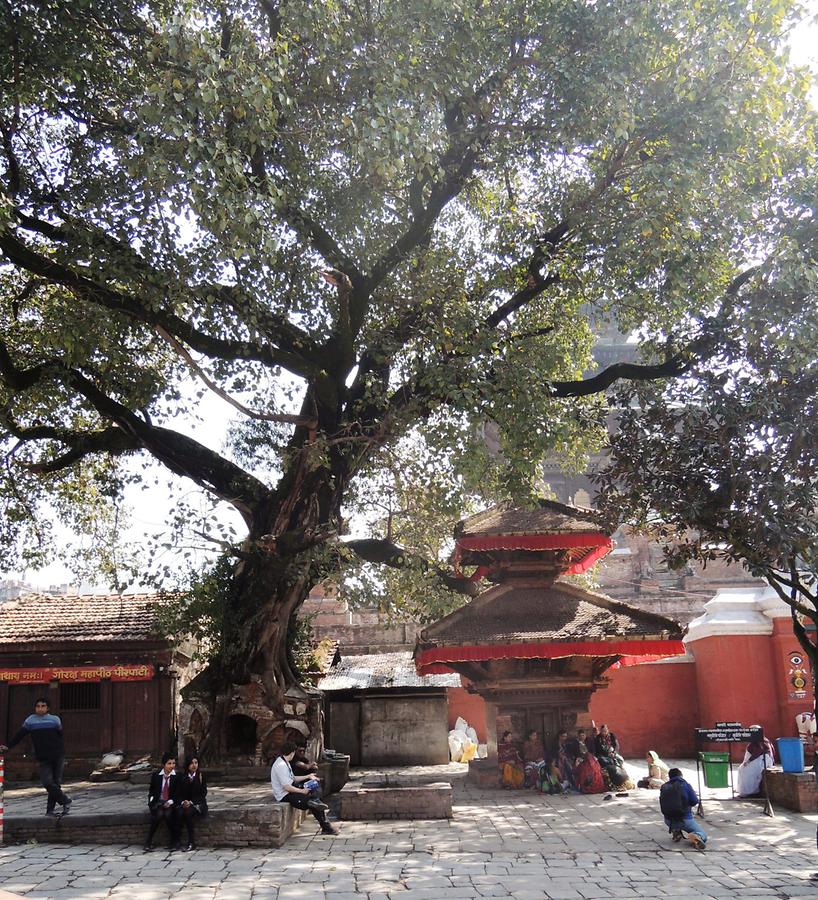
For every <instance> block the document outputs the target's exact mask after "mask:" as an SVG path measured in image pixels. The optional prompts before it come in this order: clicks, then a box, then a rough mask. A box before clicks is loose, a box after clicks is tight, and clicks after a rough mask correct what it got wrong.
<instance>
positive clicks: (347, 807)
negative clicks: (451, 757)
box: [339, 775, 452, 820]
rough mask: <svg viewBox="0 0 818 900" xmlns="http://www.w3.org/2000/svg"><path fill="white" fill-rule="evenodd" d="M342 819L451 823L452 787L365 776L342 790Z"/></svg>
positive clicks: (401, 777)
mask: <svg viewBox="0 0 818 900" xmlns="http://www.w3.org/2000/svg"><path fill="white" fill-rule="evenodd" d="M339 799H340V804H341V806H340V811H341V812H340V815H341V819H344V820H347V819H350V820H360V819H451V817H452V786H451V784H450V783H449V782H448V781H437V782H425V781H424V780H423V779H422V777H420V776H414V777H412V776H406V775H368V776H366V777H364V778H359V779H355V780H354V781H350V782H349V783H347V784H346V785H344V787H343V788H342V789H341V793H340V795H339Z"/></svg>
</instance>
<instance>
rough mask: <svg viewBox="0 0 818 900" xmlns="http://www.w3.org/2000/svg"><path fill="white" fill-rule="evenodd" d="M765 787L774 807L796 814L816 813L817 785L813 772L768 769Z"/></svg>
mask: <svg viewBox="0 0 818 900" xmlns="http://www.w3.org/2000/svg"><path fill="white" fill-rule="evenodd" d="M766 778H767V785H768V788H769V792H770V802H771V803H772V804H773V805H774V806H783V807H784V808H785V809H795V810H797V811H798V812H805V813H814V812H818V784H816V781H815V774H814V773H813V772H781V771H779V770H777V769H768V770H767V772H766Z"/></svg>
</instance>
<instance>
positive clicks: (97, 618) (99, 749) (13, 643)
mask: <svg viewBox="0 0 818 900" xmlns="http://www.w3.org/2000/svg"><path fill="white" fill-rule="evenodd" d="M158 600H159V597H158V595H146V594H133V595H124V596H120V595H118V594H113V595H111V594H108V595H86V596H68V595H58V596H48V595H45V594H27V595H22V596H19V597H17V598H16V599H12V600H7V601H6V602H4V603H2V604H0V740H2V741H5V740H6V738H8V737H11V735H13V734H14V733H15V732H16V731H17V729H18V728H19V727H20V725H21V723H22V722H23V720H24V719H25V718H26V716H27V715H29V713H31V712H32V711H33V708H34V701H35V699H36V698H37V697H40V696H45V697H47V698H48V701H49V704H50V707H51V711H52V712H53V713H55V714H56V715H59V716H60V717H61V719H62V722H63V730H64V733H65V745H66V771H67V772H68V773H69V774H77V775H79V774H82V775H87V774H88V773H89V772H90V771H91V769H92V768H93V765H94V763H95V762H96V761H97V760H98V759H99V758H100V756H101V755H102V754H103V753H105V752H106V751H108V750H113V749H118V750H123V751H124V753H125V757H126V760H134V759H137V758H139V757H140V756H143V755H146V754H152V755H154V756H156V755H160V754H161V753H162V752H163V751H165V750H169V749H171V748H172V747H173V745H174V734H175V730H176V716H177V706H178V690H179V688H180V687H181V686H182V685H184V684H185V683H186V681H187V680H188V678H189V677H190V673H191V669H192V664H191V656H192V652H193V647H192V646H191V645H187V646H185V645H183V646H181V647H174V646H173V644H172V643H171V642H170V641H169V640H168V639H167V638H165V637H162V636H161V634H160V633H159V631H158V628H157V609H158V605H157V604H158ZM6 768H7V773H8V774H9V775H10V776H11V777H19V778H23V777H27V776H28V775H30V774H31V773H32V772H33V770H34V768H35V763H34V759H33V757H32V756H31V753H30V750H29V748H28V747H27V746H21V747H19V748H15V749H14V750H13V751H12V752H10V753H9V754H8V755H7V757H6Z"/></svg>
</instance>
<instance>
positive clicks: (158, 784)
mask: <svg viewBox="0 0 818 900" xmlns="http://www.w3.org/2000/svg"><path fill="white" fill-rule="evenodd" d="M148 810H149V812H150V814H151V823H150V826H149V827H148V835H147V837H146V838H145V852H146V853H148V852H150V851H151V850H152V849H153V837H154V835H155V834H156V829H157V828H159V825H160V823H162V822H165V824H166V825H167V829H168V839H169V844H168V849H169V850H181V849H182V843H181V840H180V838H181V832H182V823H183V822H184V824H185V826H186V829H187V841H188V842H187V846H186V847H185V848H184V849H185V850H195V849H196V832H195V822H196V819H197V818H199V817H200V816H206V815H207V780H206V778H205V775H204V772H202V771H201V769H200V768H199V758H198V757H197V756H191V757H190V758H189V759H187V760H185V764H184V766H182V771H181V773H178V772H177V771H176V757H175V756H174V755H173V754H172V753H165V754H164V755H163V756H162V768H161V769H159V771H158V772H154V773H153V775H152V776H151V780H150V783H149V784H148Z"/></svg>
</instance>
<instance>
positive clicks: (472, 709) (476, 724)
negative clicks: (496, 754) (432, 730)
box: [446, 677, 486, 744]
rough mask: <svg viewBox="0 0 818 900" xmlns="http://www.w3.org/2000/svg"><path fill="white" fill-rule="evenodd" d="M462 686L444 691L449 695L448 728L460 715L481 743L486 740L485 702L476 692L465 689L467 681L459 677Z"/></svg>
mask: <svg viewBox="0 0 818 900" xmlns="http://www.w3.org/2000/svg"><path fill="white" fill-rule="evenodd" d="M460 680H461V682H462V683H463V685H464V686H463V687H459V688H449V689H448V690H447V691H446V693H447V694H448V697H449V730H450V731H451V729H452V728H454V723H455V722H456V721H457V717H458V716H462V717H463V718H464V719H465V720H466V721H467V722H468V723H469V725H471V727H472V728H473V729H474V730H475V731H476V732H477V737H478V739H479V741H480V743H481V744H484V743H485V742H486V704H485V703H484V702H483V698H482V697H480V696H478V695H477V694H470V693H469V692H468V691H467V690H466V687H465V686H466V685H467V684H468V683H469V682H468V681H467V680H466V679H465V678H463V677H461V679H460Z"/></svg>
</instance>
